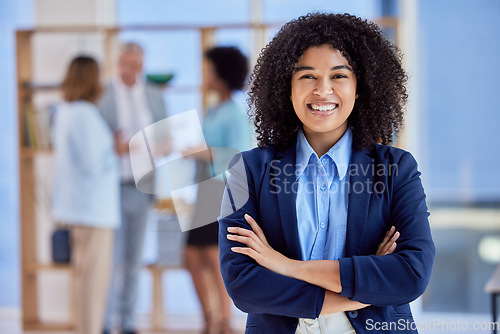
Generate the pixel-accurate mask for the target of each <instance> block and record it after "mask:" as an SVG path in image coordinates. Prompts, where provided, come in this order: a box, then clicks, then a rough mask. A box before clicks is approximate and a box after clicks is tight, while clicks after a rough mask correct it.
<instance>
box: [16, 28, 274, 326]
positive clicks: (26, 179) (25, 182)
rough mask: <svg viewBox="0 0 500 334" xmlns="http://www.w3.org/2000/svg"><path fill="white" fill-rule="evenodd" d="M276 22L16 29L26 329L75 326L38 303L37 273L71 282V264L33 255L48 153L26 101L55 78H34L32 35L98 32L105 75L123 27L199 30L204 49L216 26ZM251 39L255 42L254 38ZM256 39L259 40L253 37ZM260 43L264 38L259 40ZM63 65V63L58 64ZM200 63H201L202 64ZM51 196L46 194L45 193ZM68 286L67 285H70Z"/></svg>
mask: <svg viewBox="0 0 500 334" xmlns="http://www.w3.org/2000/svg"><path fill="white" fill-rule="evenodd" d="M273 26H277V25H272V24H268V25H264V24H234V25H219V26H210V27H205V26H196V25H149V26H148V25H143V26H125V27H92V26H68V27H43V28H37V29H32V30H18V31H16V52H17V102H18V133H19V137H18V147H19V185H20V222H21V224H20V229H21V285H22V324H23V329H25V330H49V331H64V330H71V329H72V328H73V326H74V323H73V319H74V316H73V315H74V309H73V310H72V311H71V316H70V319H69V321H68V322H65V323H47V322H45V321H44V320H43V319H42V318H41V315H40V314H41V312H40V305H39V295H40V291H39V289H40V288H39V276H40V274H41V273H43V272H47V271H58V272H61V273H64V274H66V275H69V277H70V281H71V277H72V275H73V270H72V267H71V265H58V264H52V263H40V261H39V259H38V256H37V244H38V240H39V239H38V233H39V231H38V229H39V222H38V221H37V213H36V210H37V201H40V200H45V201H50V199H47V198H45V199H41V198H40V194H38V193H37V189H36V185H37V183H38V181H39V180H38V176H37V175H36V163H37V159H39V158H40V157H43V156H47V155H48V156H50V155H51V154H52V152H51V150H50V148H44V149H40V148H37V147H36V146H33V145H32V143H29V142H27V140H26V127H27V124H25V123H26V119H25V115H24V114H25V110H26V108H27V107H28V106H33V96H34V95H35V94H39V93H54V92H57V91H58V89H59V87H58V84H57V83H54V82H57V80H60V79H61V78H54V81H52V82H50V83H38V82H33V74H34V68H33V66H34V65H33V64H34V58H33V54H34V43H33V39H34V37H35V36H36V35H37V34H61V33H63V34H75V35H78V34H84V33H99V34H102V35H103V36H104V37H103V38H102V40H103V44H104V45H102V47H103V50H104V54H105V57H104V58H103V60H102V63H101V68H102V72H103V73H104V74H105V78H108V79H109V78H110V77H111V76H112V75H113V69H114V63H113V59H114V57H115V56H116V48H115V45H116V41H117V38H118V35H119V33H120V32H124V31H143V32H145V31H152V32H161V31H165V32H172V31H185V30H194V31H198V32H199V36H200V45H201V50H203V51H204V50H206V49H208V48H210V47H211V46H212V45H213V44H214V40H215V38H214V34H215V32H216V31H217V29H252V30H254V31H260V32H261V33H260V34H255V35H256V36H262V35H264V33H265V31H266V29H268V28H270V27H273ZM254 42H255V41H254ZM257 42H259V41H257ZM260 43H261V44H262V43H264V41H260ZM61 65H62V66H64V65H65V64H61ZM202 66H206V65H205V64H202ZM169 89H171V92H172V93H176V92H179V93H182V92H192V91H198V92H199V91H200V90H201V94H202V98H203V105H204V106H205V105H206V103H207V100H208V95H207V92H206V91H204V90H203V88H202V87H199V86H196V87H192V86H178V87H175V86H174V87H171V88H169ZM46 195H47V196H50V195H49V194H46ZM147 269H148V270H149V271H150V272H152V273H153V274H154V282H155V286H160V285H159V283H158V280H159V276H158V273H161V272H163V270H164V269H165V268H161V269H158V270H157V269H155V268H152V267H151V266H148V268H147ZM70 289H71V285H70ZM68 296H69V297H70V299H73V300H71V301H70V305H71V306H72V307H73V308H74V306H75V302H76V301H75V300H74V298H73V297H72V293H71V292H69V293H68ZM154 304H155V305H159V304H160V303H159V301H158V300H155V301H154ZM160 311H161V310H160ZM153 313H154V316H153V322H154V324H155V327H157V326H159V324H160V315H159V313H158V310H154V312H153Z"/></svg>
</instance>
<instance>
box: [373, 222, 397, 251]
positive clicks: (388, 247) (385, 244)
mask: <svg viewBox="0 0 500 334" xmlns="http://www.w3.org/2000/svg"><path fill="white" fill-rule="evenodd" d="M399 236H400V233H399V232H396V227H394V226H391V228H390V229H389V231H387V233H386V234H385V236H384V239H382V242H381V243H380V244H379V245H378V248H377V251H376V252H375V255H388V254H392V253H393V252H394V250H395V249H396V246H397V245H398V244H397V243H396V240H398V238H399Z"/></svg>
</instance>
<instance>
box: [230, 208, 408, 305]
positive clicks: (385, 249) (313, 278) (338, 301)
mask: <svg viewBox="0 0 500 334" xmlns="http://www.w3.org/2000/svg"><path fill="white" fill-rule="evenodd" d="M245 220H246V221H247V223H248V224H249V225H250V228H251V229H245V228H241V227H228V229H227V230H228V232H229V233H228V234H227V238H228V239H229V240H232V241H236V242H239V243H241V244H244V245H246V246H247V247H232V248H231V250H232V251H233V252H235V253H239V254H243V255H246V256H249V257H251V258H252V259H254V260H255V261H256V262H257V263H258V264H259V265H261V266H262V267H264V268H267V269H269V270H271V271H273V272H275V273H277V274H280V275H283V276H287V277H291V278H295V279H299V280H301V281H304V282H307V283H310V284H313V285H317V286H319V287H322V288H324V289H325V290H326V293H325V300H324V303H323V308H322V311H321V313H335V312H342V311H351V310H357V309H360V308H364V307H366V306H369V305H368V304H363V303H359V302H357V301H353V300H350V299H348V298H347V297H343V296H340V295H339V293H340V292H341V291H342V285H341V282H340V271H339V261H336V260H313V261H298V260H293V259H290V258H288V257H286V256H284V255H283V254H281V253H279V252H277V251H276V250H274V249H273V248H272V247H271V246H270V245H269V243H268V242H267V239H266V236H265V235H264V233H263V231H262V229H261V228H260V227H259V225H258V224H257V222H256V221H255V220H254V219H253V218H252V217H250V216H249V215H248V214H245ZM399 235H400V234H399V232H395V227H394V226H393V227H391V229H390V230H389V231H387V233H386V235H385V236H384V239H383V240H382V242H381V243H380V244H379V246H378V248H377V251H376V253H375V255H378V256H383V255H387V254H391V253H393V252H394V250H395V249H396V246H397V244H396V240H397V239H398V238H399Z"/></svg>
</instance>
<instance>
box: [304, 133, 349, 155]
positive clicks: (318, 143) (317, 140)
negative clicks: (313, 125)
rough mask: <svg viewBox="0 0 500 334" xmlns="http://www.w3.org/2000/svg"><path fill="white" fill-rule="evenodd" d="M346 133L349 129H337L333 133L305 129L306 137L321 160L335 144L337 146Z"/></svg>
mask: <svg viewBox="0 0 500 334" xmlns="http://www.w3.org/2000/svg"><path fill="white" fill-rule="evenodd" d="M346 131H347V127H346V128H343V129H336V130H335V131H332V132H314V131H309V130H308V129H304V135H305V137H306V139H307V142H308V143H309V145H311V147H312V149H313V150H314V152H316V154H317V155H318V157H320V158H321V157H322V156H323V155H324V154H325V153H326V152H328V151H329V150H330V149H331V148H332V147H333V146H335V144H337V142H338V141H339V140H340V138H342V136H343V135H344V133H345V132H346Z"/></svg>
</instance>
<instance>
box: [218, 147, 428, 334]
mask: <svg viewBox="0 0 500 334" xmlns="http://www.w3.org/2000/svg"><path fill="white" fill-rule="evenodd" d="M241 158H243V161H244V164H240V165H241V166H244V168H234V166H235V165H237V162H238V160H239V159H241ZM240 161H241V160H240ZM230 166H233V167H232V168H230V169H229V173H230V177H229V179H228V181H227V187H226V191H225V193H224V199H223V203H222V211H221V217H220V218H219V226H220V227H219V228H220V229H219V248H220V265H221V271H222V276H223V278H224V283H225V285H226V289H227V291H228V293H229V295H230V297H231V298H232V299H233V301H234V304H235V305H236V306H237V307H238V308H239V309H240V310H242V311H243V312H246V313H248V318H247V325H246V333H271V334H275V333H280V334H281V333H295V330H296V328H297V324H298V319H297V318H316V317H318V316H319V314H320V312H321V309H322V306H323V301H324V295H325V290H324V289H323V288H320V287H318V286H315V285H312V284H309V283H306V282H304V281H300V280H297V279H294V278H290V277H286V276H282V275H279V274H276V273H274V272H272V271H270V270H268V269H266V268H264V267H261V266H260V265H258V264H257V263H256V262H255V261H254V260H253V259H252V258H250V257H248V256H245V255H242V254H237V253H234V252H232V251H231V247H233V246H241V244H239V243H237V242H234V241H230V240H228V239H227V238H226V235H227V227H229V226H239V227H244V228H249V225H248V224H247V223H246V221H245V220H244V218H243V215H244V214H245V213H248V214H249V215H250V216H252V217H254V218H255V220H256V221H257V223H259V225H260V226H261V228H262V230H263V231H264V234H265V235H266V238H267V240H268V242H269V244H270V245H271V246H272V247H273V248H274V249H275V250H277V251H279V252H280V253H282V254H284V255H285V256H287V257H289V258H292V259H297V260H301V252H300V244H299V237H298V229H297V217H296V208H295V198H296V194H295V193H294V184H296V180H295V173H294V172H295V145H291V146H290V147H289V148H288V149H285V150H276V149H275V148H274V147H272V146H269V147H265V148H255V149H253V150H250V151H247V152H243V153H242V154H240V155H237V156H235V157H234V158H233V160H232V162H231V164H230ZM349 172H350V180H349V183H350V184H349V191H350V192H349V208H348V218H347V240H346V257H345V258H342V259H340V279H341V284H342V292H341V295H342V296H346V297H348V298H350V299H352V300H356V301H359V302H361V303H365V304H371V306H369V307H366V308H364V309H360V310H357V311H351V312H346V314H347V317H348V319H349V320H350V322H351V324H352V326H353V328H354V329H355V330H356V333H381V332H382V333H417V330H416V325H415V323H414V321H413V317H412V314H411V311H410V307H409V305H408V303H409V302H410V301H412V300H414V299H416V298H417V297H419V296H420V295H421V294H422V293H423V292H424V291H425V289H426V287H427V284H428V282H429V279H430V275H431V271H432V265H433V261H434V254H435V248H434V243H433V241H432V238H431V232H430V227H429V222H428V216H429V213H428V212H427V206H426V203H425V194H424V190H423V187H422V184H421V181H420V172H418V170H417V163H416V161H415V159H414V158H413V156H412V155H411V154H410V153H408V152H406V151H403V150H401V149H397V148H394V147H390V146H385V145H376V147H375V148H374V149H372V150H357V149H355V146H353V151H352V155H351V162H350V166H349ZM245 174H246V175H245ZM295 189H297V188H295ZM245 191H248V200H247V201H246V200H245V204H244V205H243V206H242V207H241V208H237V207H235V205H234V199H233V198H232V197H234V194H238V193H240V194H241V193H242V192H245ZM231 194H232V196H231ZM235 209H237V210H235ZM393 225H394V226H396V229H397V231H399V232H401V236H400V237H399V240H398V241H397V243H398V246H397V248H396V250H395V252H394V253H393V254H390V255H385V256H375V255H374V254H375V252H376V249H377V246H378V244H379V243H380V242H381V241H382V239H383V237H384V234H385V233H386V232H387V230H388V229H389V228H390V227H391V226H393Z"/></svg>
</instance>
